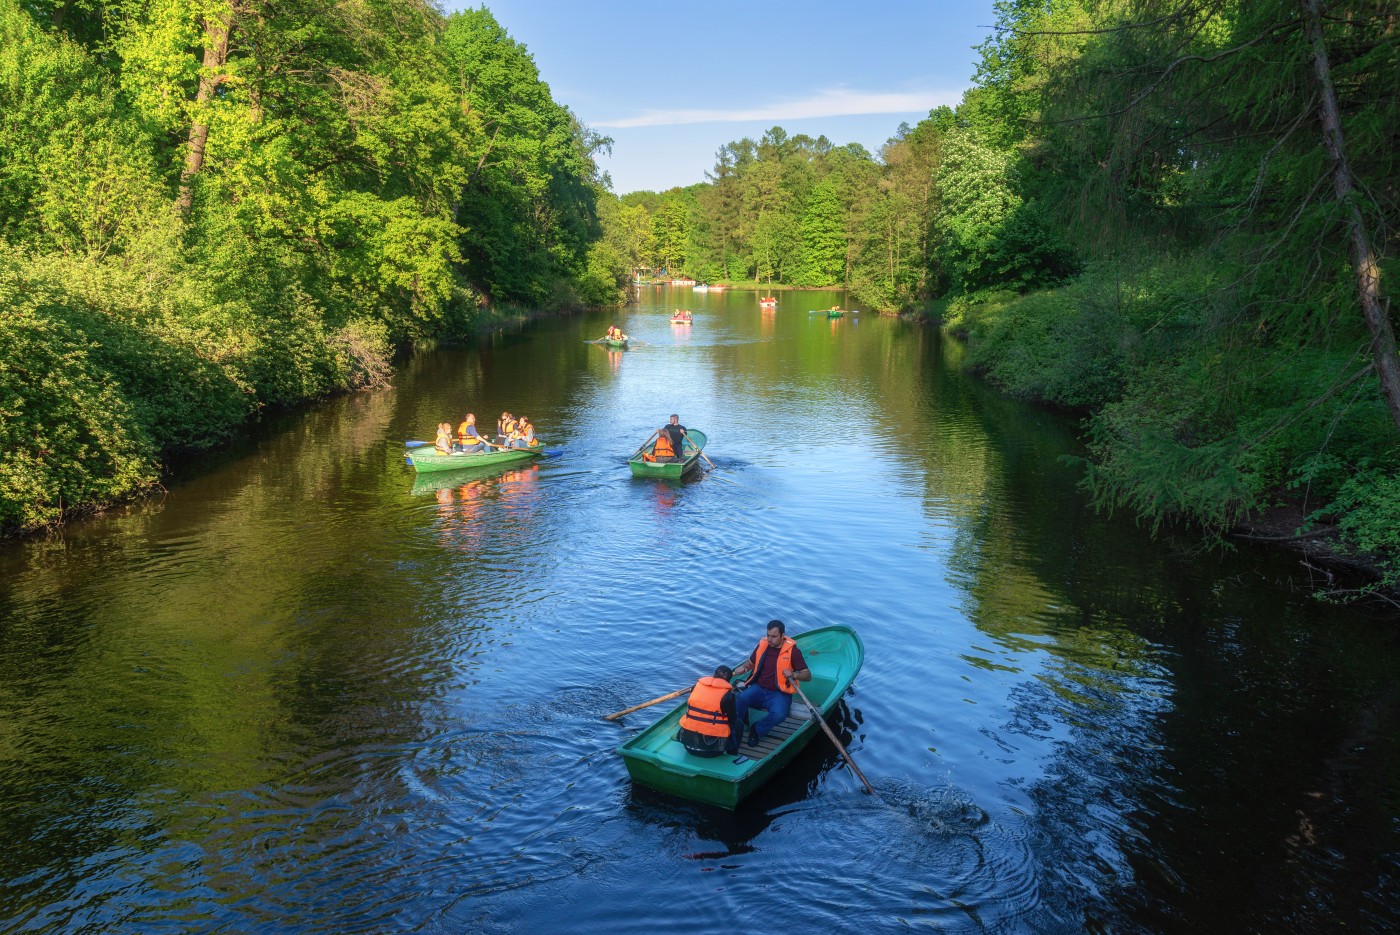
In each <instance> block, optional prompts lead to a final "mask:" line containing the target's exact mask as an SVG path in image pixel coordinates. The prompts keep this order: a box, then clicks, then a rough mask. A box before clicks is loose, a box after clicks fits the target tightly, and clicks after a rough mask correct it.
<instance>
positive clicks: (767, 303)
mask: <svg viewBox="0 0 1400 935" xmlns="http://www.w3.org/2000/svg"><path fill="white" fill-rule="evenodd" d="M758 305H759V308H777V307H778V300H777V299H775V298H773V297H772V296H771V295H770V296H766V297H764V298H762V299H759V300H758Z"/></svg>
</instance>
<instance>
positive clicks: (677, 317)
mask: <svg viewBox="0 0 1400 935" xmlns="http://www.w3.org/2000/svg"><path fill="white" fill-rule="evenodd" d="M671 320H672V321H690V320H691V318H690V312H687V311H686V310H685V309H683V308H678V309H676V314H674V315H672V316H671Z"/></svg>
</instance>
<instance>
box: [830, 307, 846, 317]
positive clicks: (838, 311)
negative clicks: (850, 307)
mask: <svg viewBox="0 0 1400 935" xmlns="http://www.w3.org/2000/svg"><path fill="white" fill-rule="evenodd" d="M844 314H846V313H845V312H844V311H842V310H841V309H836V308H833V309H828V310H827V313H826V317H827V318H840V317H841V316H842V315H844Z"/></svg>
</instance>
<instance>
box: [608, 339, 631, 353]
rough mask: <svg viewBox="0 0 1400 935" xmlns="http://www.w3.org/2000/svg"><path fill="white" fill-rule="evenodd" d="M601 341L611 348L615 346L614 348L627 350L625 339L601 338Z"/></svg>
mask: <svg viewBox="0 0 1400 935" xmlns="http://www.w3.org/2000/svg"><path fill="white" fill-rule="evenodd" d="M602 343H603V345H604V346H606V347H612V348H616V349H618V350H622V351H625V350H627V342H626V341H618V340H615V339H614V338H603V341H602Z"/></svg>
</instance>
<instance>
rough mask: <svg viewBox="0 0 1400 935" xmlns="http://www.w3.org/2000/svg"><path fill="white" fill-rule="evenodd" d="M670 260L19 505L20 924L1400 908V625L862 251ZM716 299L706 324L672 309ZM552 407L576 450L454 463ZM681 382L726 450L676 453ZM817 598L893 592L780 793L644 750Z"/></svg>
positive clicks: (1226, 919) (8, 802)
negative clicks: (855, 668) (740, 796)
mask: <svg viewBox="0 0 1400 935" xmlns="http://www.w3.org/2000/svg"><path fill="white" fill-rule="evenodd" d="M781 298H782V300H783V301H782V305H781V307H780V308H779V309H778V311H776V312H774V313H767V314H764V313H760V311H759V309H758V307H757V303H756V297H755V295H754V294H753V293H749V292H727V293H714V294H711V295H709V296H705V297H702V296H698V295H691V294H690V293H689V292H688V291H686V292H683V293H674V292H671V291H670V290H662V289H649V290H647V291H645V292H643V293H642V295H641V302H640V304H639V305H638V306H637V307H636V308H633V309H629V310H628V311H627V312H626V313H625V314H623V315H621V316H618V317H619V319H620V322H621V324H622V325H623V327H624V329H625V330H627V331H628V332H630V333H631V334H632V335H633V336H634V337H638V338H641V339H643V340H644V341H645V342H646V343H645V345H643V346H639V347H636V348H635V349H633V350H630V351H628V352H626V353H620V352H607V351H604V350H603V349H601V348H599V347H595V346H591V345H588V344H586V343H584V341H585V339H587V338H592V337H596V336H598V335H600V334H601V333H602V331H603V329H604V327H605V326H606V324H607V323H609V322H610V321H612V320H613V319H612V318H605V317H603V316H597V315H594V316H587V317H581V318H575V319H568V320H559V321H547V322H542V323H538V324H535V325H532V326H530V327H528V328H526V329H524V330H523V331H520V332H519V333H512V334H505V335H498V336H496V337H494V338H491V339H489V340H486V341H484V342H483V343H482V344H481V346H480V347H477V348H471V349H454V350H443V351H439V352H436V353H433V354H427V355H423V356H421V357H419V358H417V359H415V360H413V361H411V362H410V363H409V364H408V365H407V367H406V368H405V369H404V370H403V371H402V373H401V374H400V375H399V377H398V378H397V379H396V381H395V386H394V388H393V389H391V390H387V391H382V392H375V393H367V394H362V395H359V396H356V397H353V398H348V399H343V400H338V401H334V402H331V403H329V404H327V405H325V406H323V407H320V408H318V409H316V410H315V411H313V412H308V413H306V414H303V415H298V416H295V417H291V418H287V419H284V420H282V421H281V422H280V423H279V424H278V425H276V426H274V427H272V428H271V429H269V431H267V432H265V433H263V436H262V437H261V438H260V439H258V440H257V441H255V442H251V443H249V444H247V445H245V446H244V447H243V448H242V449H241V450H239V451H235V452H233V453H231V454H229V455H228V456H226V457H223V458H221V459H219V460H217V461H211V462H210V463H208V464H206V465H204V466H202V467H201V468H200V469H199V470H197V471H194V472H192V474H191V476H190V477H188V478H186V479H182V480H180V481H178V482H176V483H174V484H172V485H171V488H170V491H169V494H168V495H167V496H166V497H164V498H163V499H161V500H157V501H152V502H149V503H146V504H143V505H141V506H139V507H136V508H133V509H131V510H128V511H125V512H122V513H120V514H114V515H110V516H107V517H102V518H99V519H97V520H94V521H91V522H86V523H82V524H78V525H75V526H73V527H71V528H69V529H68V530H67V531H66V533H65V534H64V535H63V537H62V538H59V539H54V540H52V541H44V542H33V543H27V544H23V545H15V544H10V545H7V546H5V547H4V548H3V549H0V818H2V819H3V835H4V841H3V847H0V920H3V921H2V922H0V925H2V926H3V929H4V930H5V931H54V932H57V931H85V932H107V931H111V932H128V931H141V932H188V931H222V932H254V931H259V932H281V931H305V932H338V933H339V932H385V931H398V930H406V931H416V932H469V931H470V932H477V931H481V932H540V931H607V932H655V931H659V930H676V931H682V930H684V931H721V930H723V931H731V930H735V929H738V928H741V927H743V928H749V927H756V926H759V925H762V924H763V919H764V918H765V917H775V918H781V919H782V921H783V922H785V923H787V924H789V925H790V926H793V927H796V928H798V929H800V930H805V931H818V932H828V931H841V930H852V929H853V928H861V929H864V930H869V931H877V932H884V931H902V930H904V929H905V928H909V927H913V928H917V929H924V930H931V931H939V932H982V931H991V932H1018V931H1041V932H1079V931H1084V930H1097V931H1105V932H1110V931H1111V932H1134V931H1142V932H1157V931H1185V930H1194V931H1260V932H1265V931H1324V930H1341V929H1342V928H1345V930H1347V931H1383V930H1390V929H1393V928H1394V927H1395V926H1397V925H1400V882H1398V877H1400V820H1398V819H1397V816H1400V793H1397V787H1398V784H1397V762H1400V756H1397V746H1398V743H1397V737H1400V694H1398V693H1397V688H1396V680H1395V673H1396V671H1397V669H1400V640H1397V637H1396V633H1397V630H1396V628H1395V627H1394V625H1392V624H1388V623H1385V622H1383V621H1377V620H1373V619H1370V618H1368V617H1366V616H1364V615H1363V614H1361V613H1360V612H1358V611H1355V610H1348V609H1337V608H1329V607H1326V606H1323V605H1320V604H1317V603H1315V602H1312V601H1310V600H1308V599H1307V598H1306V597H1305V596H1303V595H1302V594H1301V593H1299V592H1298V591H1297V590H1295V589H1294V588H1293V587H1292V586H1291V585H1290V581H1291V580H1292V579H1294V578H1295V577H1296V576H1295V571H1296V570H1297V565H1296V562H1295V560H1293V559H1291V558H1289V557H1287V556H1283V555H1276V554H1272V553H1267V552H1258V551H1254V550H1250V549H1244V550H1241V551H1239V552H1237V553H1233V554H1225V555H1222V554H1219V553H1214V552H1200V551H1198V550H1197V549H1195V548H1194V544H1193V543H1192V542H1190V541H1173V540H1157V541H1153V540H1151V539H1150V538H1149V537H1148V536H1147V535H1146V534H1145V533H1144V532H1143V531H1142V530H1140V529H1138V528H1136V527H1135V526H1134V525H1133V524H1132V523H1130V522H1127V521H1124V520H1121V519H1109V518H1105V517H1102V516H1098V515H1095V514H1093V513H1092V512H1090V511H1089V510H1088V509H1087V508H1086V506H1085V502H1084V498H1083V496H1082V495H1081V494H1080V493H1079V492H1078V491H1077V489H1076V479H1077V476H1078V474H1077V471H1076V469H1075V468H1074V467H1072V466H1070V465H1068V464H1066V463H1064V462H1063V461H1062V460H1060V458H1061V456H1062V455H1064V454H1074V453H1075V452H1076V451H1077V450H1078V449H1077V447H1076V442H1075V440H1074V435H1073V431H1072V427H1071V426H1069V425H1067V424H1066V423H1065V422H1064V421H1063V420H1061V419H1060V418H1058V417H1056V416H1054V415H1051V414H1047V413H1045V412H1042V411H1038V410H1035V409H1031V408H1028V407H1025V406H1022V405H1020V404H1017V403H1015V402H1012V401H1008V400H1006V399H1003V398H1001V397H999V396H998V395H997V394H995V393H994V392H991V391H990V390H989V389H987V388H986V387H985V386H983V385H981V384H979V383H978V382H976V381H973V380H969V379H967V378H965V377H963V376H961V375H959V374H958V373H957V372H956V370H955V369H954V368H953V367H951V366H950V361H952V360H953V359H955V358H956V356H957V348H956V347H954V346H951V345H947V344H945V343H943V342H941V341H940V340H939V338H938V336H937V335H936V334H934V333H932V332H931V331H926V330H919V329H915V328H912V327H910V326H907V325H904V324H901V323H899V322H896V321H891V320H886V319H877V318H874V317H872V316H859V317H857V318H851V319H844V320H838V321H830V320H828V319H826V318H825V317H818V316H811V315H808V314H807V310H808V309H810V308H821V307H825V306H829V305H831V304H833V303H834V302H838V301H841V299H842V297H841V296H839V295H836V294H820V293H815V294H813V293H809V294H785V295H783V296H781ZM678 304H684V305H686V306H688V307H690V308H692V309H694V310H695V313H696V314H695V324H694V326H693V327H691V328H688V329H687V328H685V327H681V326H676V327H673V326H670V325H668V324H667V323H666V321H665V318H666V317H667V313H669V311H670V310H671V309H672V308H674V307H675V306H676V305H678ZM468 408H471V409H473V410H474V411H475V412H476V413H477V414H478V416H480V417H482V421H483V422H485V423H490V422H494V418H495V416H496V414H498V413H499V412H500V411H501V410H502V409H506V408H509V409H511V410H512V411H514V412H515V413H517V414H521V413H523V414H527V415H529V416H530V417H531V418H532V419H533V421H534V422H535V424H536V426H537V427H538V429H539V431H540V433H541V435H542V436H543V437H544V438H545V439H546V441H547V443H548V444H549V446H551V447H557V448H559V449H561V453H560V455H559V456H557V457H553V458H549V459H546V460H545V461H543V462H542V463H540V464H538V465H536V466H532V467H528V468H524V469H516V470H497V471H494V472H490V473H487V474H485V475H478V476H472V477H467V478H461V477H458V478H453V479H451V482H450V483H442V484H438V483H421V482H420V483H415V480H414V477H413V474H412V472H411V470H410V469H408V468H407V467H405V466H404V464H403V462H402V460H401V447H400V443H401V441H402V440H403V439H405V438H425V437H426V438H431V435H432V428H433V426H434V424H435V423H436V422H438V421H439V420H442V419H449V418H451V419H453V420H454V421H455V420H457V419H459V418H460V417H461V415H462V413H463V412H464V411H465V410H466V409H468ZM671 412H678V413H679V414H680V415H681V420H682V422H684V423H685V424H687V425H690V426H694V427H696V428H700V429H703V430H704V431H705V432H707V433H708V435H709V437H710V447H709V448H708V449H707V452H708V453H709V454H710V456H711V457H712V458H713V459H714V461H715V463H716V465H717V470H714V471H711V472H708V473H706V474H704V475H703V476H700V477H696V478H691V479H688V480H687V481H686V482H684V483H680V484H667V483H664V482H647V481H639V480H634V479H632V478H631V477H630V476H629V473H628V470H627V466H626V464H625V457H626V456H627V454H629V453H630V452H631V451H632V450H633V449H634V448H635V447H636V445H637V444H638V443H639V442H640V441H642V439H643V438H645V437H646V435H647V434H649V433H650V431H651V430H652V429H654V428H655V427H656V426H658V425H660V424H661V422H662V421H663V420H664V419H665V417H666V415H668V414H669V413H671ZM770 617H781V618H782V619H784V620H786V621H787V623H788V624H789V627H790V628H791V629H792V630H795V631H799V632H800V631H801V630H804V629H808V628H811V627H816V626H821V625H825V624H829V623H847V624H851V625H853V626H855V627H856V628H857V629H858V630H859V632H860V634H861V636H862V638H863V640H864V643H865V646H866V665H865V668H864V670H863V671H862V672H861V674H860V676H859V677H858V679H857V680H856V683H855V688H854V690H853V691H852V693H851V694H849V695H848V696H847V698H846V700H845V703H844V705H843V706H842V708H841V709H840V718H839V720H838V723H837V724H836V727H837V729H838V733H839V734H840V735H841V736H842V737H843V738H844V739H845V740H846V741H847V742H849V744H850V746H851V750H852V752H853V754H854V755H855V757H856V759H857V761H858V762H859V763H860V765H861V767H862V769H863V771H864V772H865V773H866V775H867V776H869V777H870V778H871V780H872V781H873V782H874V783H875V785H876V787H877V789H878V790H879V796H878V797H869V796H866V795H864V794H863V793H862V792H861V791H860V788H859V784H858V782H857V781H856V780H855V778H854V777H853V776H852V775H851V774H850V773H849V772H847V771H846V769H845V768H844V766H843V765H842V764H841V762H840V761H839V759H838V758H837V756H836V755H835V754H834V753H833V752H832V751H831V750H829V749H828V748H827V745H826V744H825V742H824V741H821V740H818V741H816V742H814V743H813V746H812V747H810V748H809V749H808V750H807V751H806V752H804V754H803V755H802V756H801V757H800V758H799V759H798V760H797V761H795V763H794V764H793V765H792V767H791V768H790V769H789V770H788V771H787V772H786V774H785V775H784V776H782V777H781V779H780V780H778V781H776V782H775V783H773V784H772V785H770V786H769V787H767V788H766V789H765V790H764V791H763V792H762V793H761V794H760V796H759V797H758V798H757V799H756V800H754V801H752V802H750V803H749V804H748V805H747V806H746V807H745V808H744V809H743V810H741V811H740V812H738V813H736V814H729V813H724V812H719V811H715V810H712V809H708V808H703V807H699V806H695V805H690V804H687V803H685V802H681V801H677V800H672V799H669V798H667V797H665V796H662V795H658V794H654V793H648V792H647V791H646V790H642V789H636V788H634V787H633V786H632V785H631V783H630V782H629V780H628V778H627V775H626V771H625V769H624V767H623V765H622V763H621V761H620V760H619V758H618V757H617V756H616V755H615V754H614V752H613V751H614V748H615V746H616V745H617V744H618V743H619V742H620V741H621V740H623V739H625V738H626V737H628V736H630V735H631V732H632V731H634V730H637V729H639V728H641V727H644V726H646V725H647V724H649V723H651V721H652V720H653V719H654V718H655V717H656V716H658V715H659V714H660V713H661V710H663V709H656V708H654V709H649V710H648V711H644V712H641V713H639V714H637V715H632V716H630V717H629V718H627V719H626V720H625V721H624V722H623V723H622V724H620V725H619V724H613V723H609V722H605V721H603V720H601V719H600V716H601V715H602V714H605V713H608V712H610V711H614V710H617V709H620V708H623V707H626V706H628V705H630V704H635V703H637V702H639V701H642V700H645V699H647V698H650V697H653V696H655V695H659V694H661V693H663V692H666V691H670V690H673V689H675V688H679V687H681V686H682V685H686V684H688V683H690V682H691V681H692V680H693V679H694V678H695V677H696V676H698V675H700V674H703V673H704V672H706V671H708V670H709V669H710V668H711V667H712V666H713V665H714V664H715V662H716V661H720V660H724V661H733V660H734V659H736V658H738V657H739V656H741V655H742V654H743V653H745V652H747V651H748V650H749V649H750V648H752V646H753V645H754V644H755V643H756V641H757V639H758V637H759V636H760V634H761V632H762V627H763V623H764V622H765V621H767V620H768V619H769V618H770Z"/></svg>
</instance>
